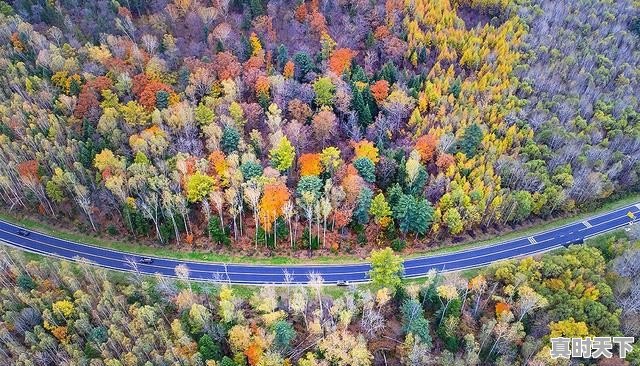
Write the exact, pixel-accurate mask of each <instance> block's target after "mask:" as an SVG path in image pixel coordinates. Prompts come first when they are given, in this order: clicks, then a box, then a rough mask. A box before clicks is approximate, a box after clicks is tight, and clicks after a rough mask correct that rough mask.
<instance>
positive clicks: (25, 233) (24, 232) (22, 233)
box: [16, 229, 30, 236]
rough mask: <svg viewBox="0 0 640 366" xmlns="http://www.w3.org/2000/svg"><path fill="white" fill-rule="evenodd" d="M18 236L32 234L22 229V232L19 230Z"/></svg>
mask: <svg viewBox="0 0 640 366" xmlns="http://www.w3.org/2000/svg"><path fill="white" fill-rule="evenodd" d="M16 234H18V235H20V236H29V234H30V233H29V232H28V231H27V230H25V229H20V230H18V232H17V233H16Z"/></svg>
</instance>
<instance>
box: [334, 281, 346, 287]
mask: <svg viewBox="0 0 640 366" xmlns="http://www.w3.org/2000/svg"><path fill="white" fill-rule="evenodd" d="M336 286H339V287H347V286H349V281H338V282H336Z"/></svg>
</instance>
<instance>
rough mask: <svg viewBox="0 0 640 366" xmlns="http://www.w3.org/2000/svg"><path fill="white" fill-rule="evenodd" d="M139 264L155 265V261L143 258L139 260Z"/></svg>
mask: <svg viewBox="0 0 640 366" xmlns="http://www.w3.org/2000/svg"><path fill="white" fill-rule="evenodd" d="M138 263H142V264H151V263H153V259H151V258H147V257H143V258H140V259H138Z"/></svg>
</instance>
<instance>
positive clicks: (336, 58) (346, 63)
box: [328, 48, 356, 75]
mask: <svg viewBox="0 0 640 366" xmlns="http://www.w3.org/2000/svg"><path fill="white" fill-rule="evenodd" d="M355 55H356V52H355V51H353V50H351V49H349V48H340V49H337V50H335V51H333V53H331V57H329V65H328V66H329V70H331V71H333V72H334V73H335V74H336V75H342V73H343V72H345V71H347V70H348V69H349V67H350V66H351V60H353V57H354V56H355Z"/></svg>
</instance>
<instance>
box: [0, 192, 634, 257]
mask: <svg viewBox="0 0 640 366" xmlns="http://www.w3.org/2000/svg"><path fill="white" fill-rule="evenodd" d="M638 201H640V193H633V194H628V195H625V196H624V197H621V198H619V199H617V200H611V201H608V202H605V203H602V204H600V205H599V206H598V208H596V209H591V210H584V211H582V212H580V213H577V214H575V215H566V216H563V217H558V218H554V219H550V220H546V221H542V220H539V221H529V222H527V223H525V224H523V225H520V226H518V227H516V228H514V229H513V230H509V229H510V227H509V226H505V227H504V229H503V232H499V233H494V232H487V233H486V234H484V233H481V232H479V233H475V234H474V235H475V236H474V237H472V236H469V235H466V236H463V237H459V238H457V240H453V239H452V238H448V239H446V240H443V241H441V242H440V245H439V246H431V247H428V248H426V249H425V248H411V247H409V248H406V249H405V250H404V251H403V252H401V253H400V254H401V255H402V256H403V257H404V258H413V257H418V256H424V255H435V254H442V253H448V252H453V251H457V250H464V249H469V248H473V247H478V246H483V245H490V244H494V243H498V242H502V241H505V240H509V239H513V238H518V237H523V236H529V235H530V234H532V233H536V232H540V231H545V230H549V229H552V228H555V227H558V226H562V225H565V224H567V223H570V222H573V221H577V220H580V219H583V218H586V217H590V216H594V215H597V214H599V213H603V212H606V211H610V210H613V209H616V208H619V207H623V206H626V205H629V204H631V203H634V202H638ZM0 219H3V220H5V221H8V222H12V223H14V224H17V225H21V226H24V227H26V228H28V229H31V230H35V231H39V232H42V233H46V234H48V235H52V236H56V237H59V238H62V239H66V240H71V241H75V242H79V243H85V244H91V245H96V246H100V247H105V248H111V249H115V250H119V251H124V252H130V253H134V254H139V255H153V256H158V257H165V258H173V259H183V260H194V261H204V262H226V263H230V262H236V263H256V264H274V265H276V264H280V265H281V264H323V263H347V262H359V261H362V260H365V259H366V254H364V255H363V254H361V255H350V254H345V253H340V252H338V253H335V254H332V253H331V252H329V251H324V250H323V252H324V253H318V251H316V252H315V253H316V254H315V255H314V256H313V257H310V258H309V257H288V256H284V255H274V256H251V255H234V254H226V253H216V252H214V251H213V250H215V249H213V250H212V251H209V252H207V251H202V250H179V249H177V248H175V247H171V246H164V247H163V246H152V245H149V244H139V243H133V242H128V241H121V240H117V239H114V238H112V237H108V236H101V235H98V234H95V235H88V234H86V233H80V232H76V231H71V230H69V229H68V228H66V227H58V226H55V227H54V226H53V225H52V224H50V223H47V222H44V221H42V219H40V218H38V217H35V216H27V215H22V214H21V215H20V216H16V215H15V212H13V213H9V212H7V211H0ZM507 230H509V231H508V232H507ZM454 241H457V242H456V243H454ZM298 253H303V254H304V255H306V253H307V251H306V250H299V251H298Z"/></svg>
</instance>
